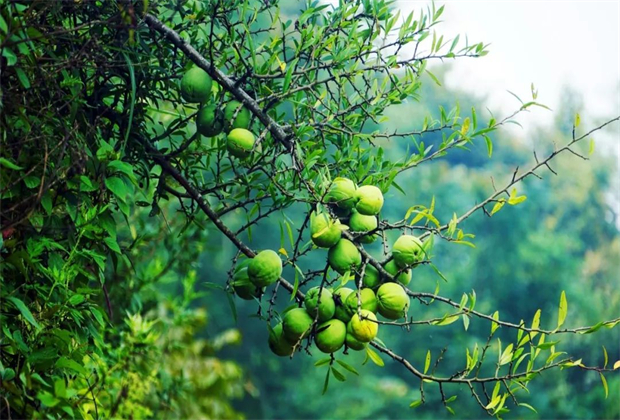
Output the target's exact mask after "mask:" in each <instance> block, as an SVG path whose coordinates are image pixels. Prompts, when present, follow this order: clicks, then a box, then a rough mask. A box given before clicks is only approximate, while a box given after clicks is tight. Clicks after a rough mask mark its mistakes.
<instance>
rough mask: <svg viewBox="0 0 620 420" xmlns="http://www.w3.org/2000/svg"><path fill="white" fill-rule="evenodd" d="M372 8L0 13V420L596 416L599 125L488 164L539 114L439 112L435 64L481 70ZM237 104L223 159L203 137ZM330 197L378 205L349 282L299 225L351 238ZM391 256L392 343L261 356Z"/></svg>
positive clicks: (441, 100)
mask: <svg viewBox="0 0 620 420" xmlns="http://www.w3.org/2000/svg"><path fill="white" fill-rule="evenodd" d="M393 6H394V5H393V2H391V1H385V0H357V1H352V2H345V1H340V2H338V4H337V5H327V4H322V3H320V2H318V1H308V2H306V3H305V4H301V3H299V4H298V3H296V2H287V3H284V4H283V5H282V7H281V8H280V5H279V4H278V2H263V1H258V0H245V1H240V0H235V1H226V2H223V1H218V0H210V1H197V0H185V1H176V0H175V1H173V0H169V1H165V0H162V1H152V0H151V1H148V0H146V1H145V0H139V1H138V0H113V1H102V0H82V1H75V2H47V1H32V2H26V1H17V0H10V1H9V0H4V1H2V3H1V8H0V35H1V38H0V50H1V51H2V55H1V59H2V61H1V63H0V65H1V67H0V81H1V91H0V94H1V96H0V111H1V112H0V127H1V132H2V139H1V142H2V143H1V144H2V148H1V151H0V167H1V169H2V172H1V175H0V190H1V192H0V199H1V200H2V206H1V208H0V223H1V231H2V239H1V240H2V242H1V243H0V258H1V260H0V275H1V276H2V287H1V289H0V324H1V327H2V334H1V336H0V337H1V338H0V352H1V353H0V383H1V388H0V393H1V394H0V396H1V397H2V398H1V399H0V400H1V401H2V402H1V403H0V411H1V413H2V417H3V418H5V417H6V418H40V417H46V418H63V417H67V416H68V417H71V418H85V419H97V418H169V417H176V418H242V417H243V416H244V414H243V412H245V413H246V414H247V416H248V417H264V418H274V417H298V418H344V417H347V418H351V417H353V418H367V417H374V418H400V417H404V415H407V414H406V413H408V411H407V410H409V409H410V408H409V407H410V406H411V407H412V408H415V409H416V410H418V411H419V412H420V413H421V414H416V415H421V416H426V417H437V416H438V415H439V416H443V415H446V414H447V413H448V412H450V413H454V412H455V411H456V412H457V414H458V415H459V416H461V417H469V418H477V417H480V414H483V413H486V414H490V415H494V416H496V417H498V418H499V417H503V416H505V415H507V414H508V413H509V412H510V411H511V410H512V411H516V413H517V414H516V415H517V416H523V415H532V416H535V413H534V412H533V411H532V412H531V413H530V411H529V410H528V408H529V409H530V410H534V409H538V410H539V412H540V413H545V415H548V414H549V413H553V415H554V416H556V417H569V416H574V415H575V414H578V415H579V416H581V417H584V418H585V417H590V416H592V415H596V416H599V417H600V416H604V417H608V418H611V417H614V416H617V415H618V411H617V407H612V406H611V404H609V403H608V402H605V400H604V398H605V397H606V394H609V393H611V395H617V394H618V390H619V386H620V385H619V381H618V378H617V375H616V376H612V375H610V374H609V372H610V371H612V370H614V369H616V367H617V364H616V360H617V359H618V357H614V356H617V355H618V353H619V351H620V349H619V348H618V341H617V340H616V341H613V340H611V339H610V338H609V335H610V334H609V332H608V329H610V328H613V327H614V326H615V325H617V324H618V323H619V322H620V319H619V318H618V313H619V309H620V296H619V295H618V293H617V292H615V289H614V287H613V280H614V268H615V267H614V262H617V254H618V250H619V248H620V245H619V241H618V228H617V223H616V220H615V215H614V214H613V211H611V210H610V209H609V208H608V200H607V197H606V194H607V192H608V190H609V188H610V185H611V182H612V179H613V176H617V172H614V168H613V164H612V162H611V161H610V160H609V159H605V158H604V156H602V155H600V154H596V153H595V154H592V153H591V152H592V144H593V143H590V144H589V145H588V144H587V142H588V141H590V139H591V135H592V134H593V133H595V132H596V131H598V130H600V129H602V128H604V127H605V126H607V125H608V124H611V123H613V122H616V121H617V120H618V119H620V117H615V118H612V119H610V120H608V121H606V122H603V123H601V124H599V125H598V126H594V125H592V124H589V127H590V128H588V129H583V125H585V123H583V124H582V123H581V122H580V121H579V115H578V114H576V115H575V113H578V112H579V109H566V110H561V111H560V112H559V115H560V116H559V117H558V124H557V127H556V128H555V129H554V130H553V131H552V132H541V133H540V135H539V136H538V137H540V138H546V139H548V140H547V141H545V142H544V143H543V144H534V145H523V144H521V143H518V142H513V141H510V140H509V139H508V137H506V136H505V135H503V134H501V129H502V128H503V127H504V126H506V125H507V124H510V123H517V124H518V122H517V120H518V116H519V115H520V114H522V113H524V112H527V111H529V110H530V109H533V108H535V107H544V105H542V104H541V103H539V102H537V93H536V91H535V90H534V88H533V87H532V98H531V100H529V99H528V100H524V101H522V100H521V99H519V101H520V102H519V103H516V105H515V112H514V113H512V114H510V115H507V116H501V117H500V116H493V115H492V114H488V113H486V112H484V113H483V112H481V111H480V110H479V109H481V108H483V107H482V106H481V105H482V104H480V102H481V101H480V99H478V98H471V97H467V96H465V95H462V94H460V93H458V92H452V91H448V90H445V89H440V88H438V86H436V85H439V84H440V79H441V76H442V71H443V70H442V69H441V68H439V69H437V70H436V69H435V67H432V66H431V67H429V64H431V63H440V62H441V61H445V60H448V59H458V58H460V57H481V56H484V55H485V54H486V53H487V46H486V45H485V44H484V43H481V42H477V43H473V44H472V43H471V42H470V41H469V40H468V39H467V38H466V37H464V38H465V39H459V37H457V38H455V39H449V40H448V39H444V37H443V36H442V35H441V34H440V33H438V32H437V31H438V30H439V28H440V26H439V24H440V23H441V15H442V12H443V6H441V7H437V5H435V4H432V5H429V7H428V8H425V9H422V10H420V11H419V12H416V13H412V14H411V15H409V16H400V14H399V13H398V12H397V11H396V10H395V9H394V7H393ZM193 67H198V68H200V69H202V71H204V72H205V73H206V74H208V77H209V79H212V81H213V83H212V85H211V84H210V83H209V84H208V86H209V89H208V92H207V96H206V98H203V99H202V100H201V101H192V102H200V103H191V102H190V101H188V100H187V95H185V96H184V95H183V92H182V89H180V88H179V82H180V80H181V78H182V77H183V76H184V75H185V74H187V72H188V70H190V69H192V68H193ZM457 94H458V95H460V96H462V99H458V100H456V99H455V95H457ZM233 101H238V103H239V104H240V105H242V106H243V108H242V109H238V110H237V111H234V112H233V113H232V114H230V115H229V114H228V113H227V112H225V113H224V115H225V117H226V118H225V121H223V122H222V126H223V127H225V129H224V130H223V131H222V133H221V134H220V133H216V134H210V135H205V134H204V133H203V134H201V133H200V132H199V131H197V130H200V124H197V123H196V118H197V115H198V116H200V115H202V112H203V111H204V110H205V108H207V107H208V106H213V108H212V109H214V110H215V111H214V115H216V117H214V118H215V119H217V118H220V117H218V116H217V115H219V114H218V112H219V111H220V110H221V109H231V108H229V106H230V105H231V104H232V105H233V108H232V109H235V107H236V106H237V105H235V103H234V102H233ZM575 107H576V108H578V104H577V105H575ZM575 107H573V108H575ZM569 108H570V107H569ZM239 114H242V115H246V114H247V122H246V123H242V124H241V125H243V126H244V127H245V128H243V129H248V130H249V131H250V132H251V133H249V135H250V136H251V138H252V145H251V146H250V147H249V148H247V150H245V151H243V153H241V154H239V152H236V153H235V151H234V150H233V149H232V148H231V145H230V143H231V141H232V140H231V139H233V138H234V136H233V135H232V133H230V131H231V129H232V128H233V127H235V124H237V123H236V120H235V118H236V116H238V115H239ZM567 115H569V116H570V119H568V120H567V119H566V116H567ZM403 116H406V118H403ZM567 121H568V122H567ZM235 128H238V127H235ZM246 138H247V137H246ZM583 143H586V144H585V145H584V144H583ZM532 148H533V149H534V150H535V151H536V153H537V154H536V155H535V156H532V154H531V150H532ZM245 154H247V157H246V156H245ZM588 155H592V156H594V157H596V162H595V163H594V164H593V163H592V162H585V161H584V160H586V156H588ZM491 157H492V159H490V158H491ZM516 167H519V168H521V169H520V170H515V168H516ZM554 173H557V174H558V176H554V175H553V174H554ZM577 173H578V174H579V176H578V177H576V176H575V174H577ZM491 175H492V176H493V177H494V178H493V179H494V182H493V184H491V182H490V181H489V177H490V176H491ZM337 177H347V178H350V179H352V180H353V181H354V182H355V183H357V184H358V185H359V186H362V185H364V186H366V185H375V186H377V187H379V188H380V190H381V192H382V194H383V195H384V196H385V206H384V207H383V209H382V211H381V213H380V215H379V216H377V228H376V233H377V234H378V237H379V240H378V241H376V242H375V243H374V244H370V245H363V244H362V243H361V242H360V237H361V236H360V235H358V234H355V233H351V231H350V230H347V229H344V230H343V231H342V232H341V235H342V237H343V239H340V240H341V241H344V240H348V241H352V243H354V245H355V248H356V251H355V252H357V253H359V255H360V259H361V261H362V262H361V263H360V264H359V266H358V267H355V266H353V267H351V269H350V270H347V272H346V273H336V272H335V271H334V270H332V269H331V268H329V266H328V265H327V264H326V263H325V259H326V255H327V251H326V250H321V249H317V248H316V247H315V246H313V241H312V237H311V235H310V233H309V226H308V225H309V219H310V213H311V212H312V211H324V212H326V214H329V216H330V218H331V219H333V220H336V219H338V218H339V217H340V218H341V219H342V220H343V221H346V220H347V218H346V217H344V216H341V215H340V216H339V215H338V214H336V211H337V208H336V207H335V206H334V205H333V203H332V204H330V203H328V202H327V199H326V195H327V194H328V192H329V191H330V190H331V189H332V184H333V180H334V179H336V178H337ZM536 178H542V180H540V179H536ZM517 188H518V191H517ZM526 197H527V201H526V202H525V203H523V201H525V199H526ZM489 216H491V217H489ZM403 233H406V234H411V235H413V234H415V235H417V236H419V238H420V239H422V240H424V250H425V251H424V253H425V255H424V257H423V259H422V260H420V261H417V262H416V263H414V264H413V266H411V267H408V268H411V269H412V270H413V269H415V271H413V280H412V282H411V284H410V285H409V287H408V288H407V289H406V293H407V294H408V296H409V298H410V299H411V305H412V306H411V309H410V311H409V313H408V314H406V316H405V317H404V318H403V319H400V320H399V321H394V322H391V323H390V322H386V321H383V320H380V321H377V323H378V324H379V327H380V333H379V336H378V337H377V338H376V339H374V340H373V341H371V342H370V343H369V344H368V345H367V346H366V347H365V348H364V350H363V351H362V352H360V353H354V352H353V351H352V350H351V349H347V350H345V353H342V352H340V351H339V352H338V353H337V354H336V353H334V354H332V355H330V356H329V357H325V356H323V357H319V356H318V353H319V351H318V350H317V349H315V348H314V347H311V345H312V343H313V341H315V340H316V335H317V334H318V332H320V328H319V329H317V327H318V323H317V320H316V318H315V319H314V320H313V322H312V325H311V333H310V334H309V335H308V337H307V339H305V340H304V343H302V342H301V339H300V340H299V341H298V342H297V343H295V344H294V346H293V347H292V349H293V350H294V352H293V354H292V356H291V358H290V359H286V358H276V357H275V356H274V355H273V354H271V353H270V351H269V346H268V345H267V337H268V334H269V333H271V334H273V331H274V330H273V329H272V328H273V327H274V326H275V325H277V323H278V322H279V321H280V320H281V318H282V317H283V315H284V312H285V310H286V308H287V307H288V308H290V307H291V306H301V305H302V303H303V301H304V293H305V292H306V291H307V290H308V289H309V288H310V287H311V286H318V287H319V288H320V289H322V288H328V287H330V288H333V289H337V288H338V287H341V286H342V285H345V284H348V286H350V287H355V286H356V285H358V286H359V285H361V283H362V281H361V279H362V277H363V273H364V271H365V270H366V269H367V268H368V267H374V269H375V270H377V271H378V272H379V273H380V275H381V276H382V281H383V282H391V281H393V280H394V276H393V275H391V274H389V273H388V272H387V271H386V270H385V268H384V267H385V264H386V263H387V262H389V261H390V260H391V259H392V255H391V253H390V248H391V246H392V244H393V242H394V240H395V239H396V238H398V237H399V236H400V235H401V234H403ZM263 249H273V250H275V251H277V252H278V253H279V255H280V257H281V258H282V260H283V265H284V271H283V272H282V276H281V277H279V278H277V279H274V280H276V281H275V285H273V286H269V288H268V289H267V290H266V291H265V293H264V294H262V296H258V297H257V298H255V299H252V300H251V301H249V302H243V301H242V300H241V299H239V298H238V296H235V294H234V293H233V292H234V289H233V287H231V279H232V277H233V274H234V269H235V266H236V265H237V262H238V261H241V260H243V259H244V258H253V257H254V256H255V255H256V252H257V251H258V250H263ZM444 280H445V281H444ZM360 288H361V286H360ZM254 289H255V290H258V289H257V288H256V287H255V288H254ZM560 296H562V298H560ZM566 298H567V299H568V302H569V305H570V306H568V310H567V306H566ZM558 301H559V302H560V303H559V308H558ZM595 302H604V304H603V305H597V304H594V303H595ZM205 308H206V309H205ZM538 310H540V312H539V313H538V312H537V311H538ZM357 311H358V314H359V313H360V312H359V311H360V305H359V302H358V307H357ZM535 314H536V315H535ZM556 314H557V315H556ZM532 318H534V320H533V319H532ZM558 318H559V321H558ZM565 318H566V325H564V321H565ZM521 320H522V321H521ZM367 322H370V321H367ZM390 324H391V325H390ZM599 330H600V331H599ZM597 331H599V333H602V334H590V333H593V332H597ZM612 331H614V332H615V331H616V330H612ZM489 334H490V335H489ZM242 337H243V343H244V344H243V345H242V346H240V345H239V344H241V342H242ZM291 345H293V343H291ZM602 346H604V347H602ZM306 354H311V356H312V357H305V356H306ZM390 359H392V360H390ZM345 361H346V362H345ZM315 363H316V364H317V365H318V366H313V364H315ZM244 368H245V371H246V373H244V371H243V369H244ZM247 372H249V375H248V374H247ZM540 373H543V374H542V375H541V374H540ZM606 375H607V376H606ZM330 378H331V379H330ZM593 378H594V380H593ZM606 378H607V379H606ZM341 382H344V383H341ZM601 383H602V385H601ZM328 385H329V386H328ZM328 388H329V389H328ZM532 390H534V392H531V391H532ZM581 390H585V391H590V390H594V391H593V392H581ZM326 391H327V392H326ZM321 393H324V394H326V395H324V396H322V397H321V396H320V394H321ZM274 396H277V398H276V397H274ZM309 401H312V403H309ZM315 402H316V403H315ZM519 406H521V407H519ZM534 407H535V408H534ZM446 410H447V411H446ZM258 413H260V415H257V414H258ZM593 413H595V414H593ZM510 414H513V413H510ZM541 415H542V414H541Z"/></svg>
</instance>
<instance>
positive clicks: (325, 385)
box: [322, 369, 331, 395]
mask: <svg viewBox="0 0 620 420" xmlns="http://www.w3.org/2000/svg"><path fill="white" fill-rule="evenodd" d="M330 372H331V369H327V374H326V375H325V382H324V383H323V392H322V394H323V395H325V393H326V392H327V387H328V386H329V373H330Z"/></svg>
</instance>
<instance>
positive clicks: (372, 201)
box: [355, 185, 383, 216]
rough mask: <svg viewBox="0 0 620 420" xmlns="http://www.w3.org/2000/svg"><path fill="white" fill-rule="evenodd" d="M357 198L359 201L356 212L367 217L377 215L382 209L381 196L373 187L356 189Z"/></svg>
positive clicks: (379, 191) (377, 189)
mask: <svg viewBox="0 0 620 420" xmlns="http://www.w3.org/2000/svg"><path fill="white" fill-rule="evenodd" d="M357 196H358V199H359V201H358V202H357V204H356V205H355V208H356V209H357V211H358V212H360V213H361V214H365V215H367V216H374V215H375V214H379V212H380V211H381V207H383V194H382V193H381V190H380V189H379V188H377V187H375V186H374V185H364V186H362V187H359V188H358V189H357Z"/></svg>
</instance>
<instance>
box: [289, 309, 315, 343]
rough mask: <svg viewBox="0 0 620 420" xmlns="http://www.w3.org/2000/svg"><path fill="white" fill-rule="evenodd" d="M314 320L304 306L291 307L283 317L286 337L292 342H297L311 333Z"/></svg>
mask: <svg viewBox="0 0 620 420" xmlns="http://www.w3.org/2000/svg"><path fill="white" fill-rule="evenodd" d="M312 322H313V319H312V318H311V317H310V315H308V312H306V310H305V309H304V308H295V309H291V310H290V311H288V312H287V313H286V315H284V318H283V319H282V330H283V331H284V337H286V339H287V340H288V341H290V342H292V343H297V342H298V341H299V340H300V339H301V338H304V337H307V336H308V334H310V328H312Z"/></svg>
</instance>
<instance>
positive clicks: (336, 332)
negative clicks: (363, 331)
mask: <svg viewBox="0 0 620 420" xmlns="http://www.w3.org/2000/svg"><path fill="white" fill-rule="evenodd" d="M317 331H318V332H317V333H316V336H315V337H314V342H315V343H316V346H317V347H318V348H319V350H321V351H322V352H323V353H333V352H335V351H337V350H339V349H340V348H341V347H342V346H343V345H344V340H345V338H346V336H347V326H346V325H345V323H344V322H342V321H340V320H339V319H330V320H329V321H327V322H324V323H323V324H321V325H319V326H318V327H317Z"/></svg>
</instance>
